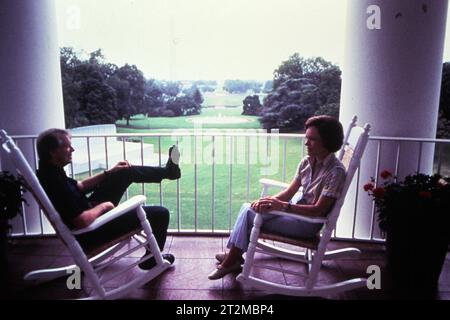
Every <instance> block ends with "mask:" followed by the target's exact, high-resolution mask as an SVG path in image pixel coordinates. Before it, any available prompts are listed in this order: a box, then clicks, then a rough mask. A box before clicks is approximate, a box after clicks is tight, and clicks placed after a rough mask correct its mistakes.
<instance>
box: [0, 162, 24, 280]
mask: <svg viewBox="0 0 450 320" xmlns="http://www.w3.org/2000/svg"><path fill="white" fill-rule="evenodd" d="M23 192H25V188H24V184H23V180H22V178H20V177H19V178H16V177H15V176H13V175H12V174H10V173H8V172H7V171H0V272H1V275H0V283H1V284H2V285H4V284H5V283H6V274H7V271H8V259H7V258H8V256H7V249H8V234H9V231H10V230H11V226H10V225H9V220H11V219H12V218H14V217H15V216H17V215H18V214H20V213H21V212H22V202H24V201H25V199H24V198H23V196H22V195H23Z"/></svg>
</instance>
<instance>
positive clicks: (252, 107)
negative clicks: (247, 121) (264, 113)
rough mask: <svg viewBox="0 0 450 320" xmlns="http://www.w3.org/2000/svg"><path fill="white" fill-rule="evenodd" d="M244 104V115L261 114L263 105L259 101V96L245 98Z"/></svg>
mask: <svg viewBox="0 0 450 320" xmlns="http://www.w3.org/2000/svg"><path fill="white" fill-rule="evenodd" d="M243 103H244V106H243V111H242V114H243V115H247V116H257V115H259V113H260V112H261V109H262V105H261V102H260V101H259V96H258V95H256V94H255V95H253V96H247V97H245V99H244V101H243Z"/></svg>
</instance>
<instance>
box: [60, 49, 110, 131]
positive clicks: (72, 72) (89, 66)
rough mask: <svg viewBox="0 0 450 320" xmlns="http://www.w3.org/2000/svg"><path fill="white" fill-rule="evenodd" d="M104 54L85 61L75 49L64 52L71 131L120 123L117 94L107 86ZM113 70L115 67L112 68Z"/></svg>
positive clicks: (63, 74) (97, 53) (63, 76)
mask: <svg viewBox="0 0 450 320" xmlns="http://www.w3.org/2000/svg"><path fill="white" fill-rule="evenodd" d="M102 59H103V55H102V54H101V51H100V50H97V51H94V52H92V53H91V54H90V58H89V59H88V60H84V61H83V60H81V59H80V58H78V57H77V53H76V52H75V51H74V50H73V49H72V48H66V47H65V48H61V54H60V63H61V79H62V85H63V99H64V109H65V120H66V126H67V127H68V128H73V127H77V126H83V125H89V124H98V123H111V122H115V121H116V119H117V103H116V97H115V92H114V90H112V88H111V87H110V86H108V84H107V83H106V76H107V75H105V74H104V70H105V68H104V67H103V65H102V63H103V62H102V61H103V60H102ZM108 68H109V69H112V68H114V65H109V66H108Z"/></svg>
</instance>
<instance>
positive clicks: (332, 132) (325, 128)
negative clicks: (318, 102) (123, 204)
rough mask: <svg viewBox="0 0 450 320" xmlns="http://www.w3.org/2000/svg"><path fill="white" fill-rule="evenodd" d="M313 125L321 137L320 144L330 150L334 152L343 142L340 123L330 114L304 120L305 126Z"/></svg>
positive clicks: (342, 131)
mask: <svg viewBox="0 0 450 320" xmlns="http://www.w3.org/2000/svg"><path fill="white" fill-rule="evenodd" d="M309 127H314V128H316V129H317V131H318V132H319V135H320V137H321V138H322V144H323V146H324V147H325V149H327V150H328V151H330V152H336V151H338V150H339V149H340V148H341V147H342V143H343V142H344V130H343V129H342V124H341V123H340V122H339V121H338V120H337V119H336V118H333V117H331V116H325V115H323V116H315V117H311V118H309V119H308V120H306V123H305V128H306V129H308V128H309Z"/></svg>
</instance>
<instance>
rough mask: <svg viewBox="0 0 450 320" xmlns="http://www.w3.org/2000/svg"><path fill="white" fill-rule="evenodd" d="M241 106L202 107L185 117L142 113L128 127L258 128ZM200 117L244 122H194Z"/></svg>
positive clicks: (132, 119) (254, 119) (256, 119)
mask: <svg viewBox="0 0 450 320" xmlns="http://www.w3.org/2000/svg"><path fill="white" fill-rule="evenodd" d="M241 113H242V108H203V109H202V113H201V114H200V115H195V116H186V117H154V118H147V117H145V116H143V115H138V116H135V117H132V118H131V120H130V127H131V128H135V129H180V128H186V129H192V128H200V127H201V128H204V129H211V128H220V129H226V128H241V129H259V128H260V123H259V121H258V117H256V116H243V115H241ZM200 117H218V118H220V117H222V118H224V117H225V118H226V117H239V118H241V119H244V120H245V121H246V122H243V123H239V124H237V125H233V124H229V123H218V124H217V123H216V124H208V123H203V124H201V125H200V124H197V125H196V124H195V122H194V120H195V119H198V118H200ZM116 124H117V125H118V126H125V125H126V121H125V120H119V121H117V122H116Z"/></svg>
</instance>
